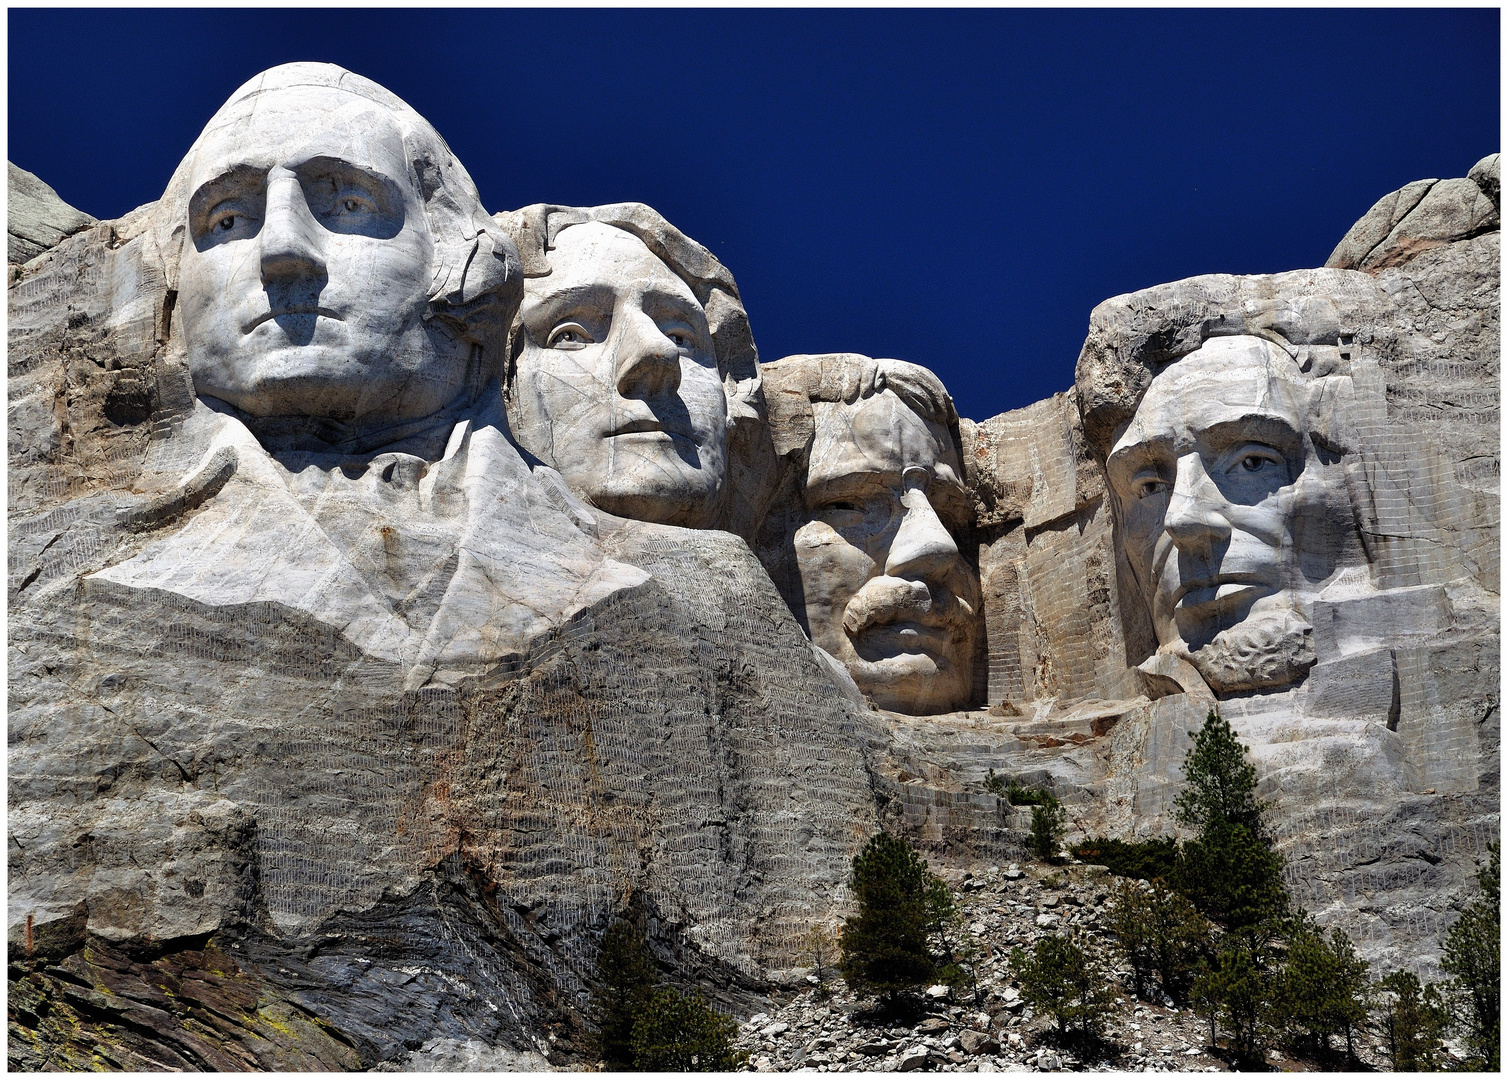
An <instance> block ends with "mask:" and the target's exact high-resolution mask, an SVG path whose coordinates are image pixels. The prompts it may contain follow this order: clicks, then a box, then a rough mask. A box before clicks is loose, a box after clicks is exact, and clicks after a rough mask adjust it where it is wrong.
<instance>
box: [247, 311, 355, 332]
mask: <svg viewBox="0 0 1508 1080" xmlns="http://www.w3.org/2000/svg"><path fill="white" fill-rule="evenodd" d="M280 315H323V316H324V317H325V318H327V319H339V318H340V317H341V316H340V315H338V314H337V313H336V312H334V311H331V310H330V309H329V308H323V307H315V306H314V305H312V304H297V305H294V306H293V307H284V308H278V309H277V310H276V311H267V312H263V313H262V314H261V315H258V316H257V317H256V318H255V319H252V320H251V322H249V323H247V324H246V325H245V326H243V327H241V333H243V334H249V333H251V332H252V331H253V330H255V329H256V328H257V327H259V326H261V325H262V324H263V323H264V322H266V321H267V320H268V319H276V318H277V317H278V316H280Z"/></svg>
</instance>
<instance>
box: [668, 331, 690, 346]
mask: <svg viewBox="0 0 1508 1080" xmlns="http://www.w3.org/2000/svg"><path fill="white" fill-rule="evenodd" d="M665 336H666V337H668V338H670V340H671V341H673V342H675V343H676V346H677V347H678V348H681V349H689V348H691V347H692V346H693V345H694V344H696V343H695V342H694V341H692V340H691V335H690V334H688V333H686V332H685V331H683V330H672V331H670V333H669V334H667V335H665Z"/></svg>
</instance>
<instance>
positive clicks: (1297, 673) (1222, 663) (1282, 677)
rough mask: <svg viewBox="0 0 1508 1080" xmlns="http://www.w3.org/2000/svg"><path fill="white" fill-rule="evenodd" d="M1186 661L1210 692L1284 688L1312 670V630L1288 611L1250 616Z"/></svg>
mask: <svg viewBox="0 0 1508 1080" xmlns="http://www.w3.org/2000/svg"><path fill="white" fill-rule="evenodd" d="M1188 657H1189V659H1190V660H1191V661H1192V662H1193V664H1194V667H1196V668H1197V669H1198V670H1199V674H1200V675H1202V676H1204V681H1205V682H1206V683H1208V684H1209V687H1210V689H1211V690H1213V691H1214V692H1215V693H1216V694H1233V693H1237V692H1239V691H1242V690H1261V689H1266V688H1268V687H1273V686H1286V685H1287V684H1288V683H1291V682H1294V681H1296V680H1298V679H1300V678H1302V677H1303V675H1304V673H1305V672H1307V671H1308V670H1309V669H1310V668H1311V667H1313V666H1314V659H1315V656H1314V627H1312V626H1310V625H1309V624H1308V623H1307V622H1305V621H1304V620H1303V619H1302V618H1301V617H1300V616H1299V614H1298V613H1297V612H1295V611H1293V610H1292V609H1280V610H1277V611H1267V612H1261V613H1254V614H1252V615H1251V616H1250V617H1249V618H1246V619H1244V620H1242V621H1241V622H1240V623H1238V624H1236V625H1235V626H1232V627H1230V628H1229V629H1226V630H1222V631H1220V633H1218V634H1216V635H1215V637H1214V639H1213V640H1212V641H1211V642H1210V643H1209V644H1208V645H1206V646H1204V648H1202V649H1199V650H1198V651H1196V652H1190V653H1189V654H1188Z"/></svg>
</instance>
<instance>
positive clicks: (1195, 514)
mask: <svg viewBox="0 0 1508 1080" xmlns="http://www.w3.org/2000/svg"><path fill="white" fill-rule="evenodd" d="M1224 504H1225V500H1224V498H1223V497H1222V496H1221V495H1220V490H1219V488H1217V487H1216V486H1215V482H1214V481H1213V480H1211V479H1210V478H1209V474H1208V473H1206V472H1205V471H1204V462H1203V460H1202V459H1201V458H1200V457H1199V455H1198V454H1186V455H1184V456H1183V457H1181V458H1179V459H1178V474H1177V476H1176V477H1175V478H1174V480H1173V490H1172V491H1171V492H1170V493H1169V494H1168V509H1167V513H1166V514H1164V516H1163V521H1162V524H1163V528H1164V529H1166V530H1167V533H1168V535H1169V536H1170V537H1172V538H1173V543H1174V544H1176V545H1177V546H1178V548H1179V550H1181V551H1185V552H1189V553H1190V554H1196V553H1197V554H1208V553H1209V551H1210V550H1211V549H1212V548H1214V547H1215V545H1217V544H1220V543H1223V542H1224V541H1226V540H1228V539H1230V532H1231V528H1230V522H1229V521H1228V520H1226V517H1225V515H1224V514H1223V513H1222V511H1221V508H1222V507H1223V506H1224Z"/></svg>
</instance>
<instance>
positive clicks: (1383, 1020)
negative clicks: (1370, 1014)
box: [1378, 971, 1450, 1072]
mask: <svg viewBox="0 0 1508 1080" xmlns="http://www.w3.org/2000/svg"><path fill="white" fill-rule="evenodd" d="M1378 985H1379V988H1380V989H1381V990H1382V991H1383V993H1382V996H1381V998H1380V999H1379V1001H1378V1006H1379V1007H1378V1014H1379V1015H1378V1021H1379V1025H1380V1026H1381V1028H1382V1033H1383V1036H1384V1038H1386V1039H1387V1045H1388V1060H1389V1062H1390V1063H1391V1064H1392V1066H1393V1071H1394V1072H1435V1071H1436V1070H1438V1069H1439V1068H1440V1066H1441V1064H1442V1063H1443V1061H1444V1058H1443V1056H1442V1050H1441V1046H1440V1040H1441V1039H1442V1038H1444V1036H1445V1031H1446V1028H1448V1027H1449V1026H1450V1010H1449V1009H1448V1008H1447V1006H1446V1004H1445V1001H1444V999H1442V998H1441V996H1440V989H1439V987H1437V986H1436V985H1435V984H1434V983H1429V984H1428V985H1426V986H1424V987H1422V988H1421V987H1420V985H1419V977H1418V976H1417V975H1415V974H1414V973H1413V972H1411V971H1390V972H1388V974H1387V975H1385V976H1384V977H1383V979H1382V982H1381V983H1379V984H1378Z"/></svg>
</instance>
